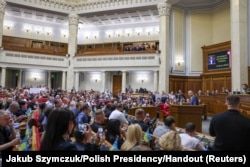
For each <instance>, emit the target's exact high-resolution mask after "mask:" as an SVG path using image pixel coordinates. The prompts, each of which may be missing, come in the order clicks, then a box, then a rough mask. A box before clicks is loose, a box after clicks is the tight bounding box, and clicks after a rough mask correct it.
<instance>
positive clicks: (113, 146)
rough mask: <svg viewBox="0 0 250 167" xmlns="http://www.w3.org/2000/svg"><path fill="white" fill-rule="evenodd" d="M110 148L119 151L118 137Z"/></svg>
mask: <svg viewBox="0 0 250 167" xmlns="http://www.w3.org/2000/svg"><path fill="white" fill-rule="evenodd" d="M109 150H110V151H119V148H118V138H116V140H115V142H114V143H113V145H112V146H111V148H110V149H109Z"/></svg>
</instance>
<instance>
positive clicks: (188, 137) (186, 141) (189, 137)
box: [180, 122, 205, 151]
mask: <svg viewBox="0 0 250 167" xmlns="http://www.w3.org/2000/svg"><path fill="white" fill-rule="evenodd" d="M185 132H186V133H181V134H180V137H181V145H182V146H183V147H184V148H187V149H194V150H197V151H205V147H204V145H203V144H202V143H201V141H200V140H198V139H197V138H196V137H195V135H196V126H195V124H194V123H193V122H188V123H187V124H186V127H185Z"/></svg>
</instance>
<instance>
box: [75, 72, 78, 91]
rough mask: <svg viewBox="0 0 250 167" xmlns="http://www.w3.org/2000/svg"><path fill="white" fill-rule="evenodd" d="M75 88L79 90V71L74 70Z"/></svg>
mask: <svg viewBox="0 0 250 167" xmlns="http://www.w3.org/2000/svg"><path fill="white" fill-rule="evenodd" d="M75 89H76V91H79V72H78V71H76V72H75Z"/></svg>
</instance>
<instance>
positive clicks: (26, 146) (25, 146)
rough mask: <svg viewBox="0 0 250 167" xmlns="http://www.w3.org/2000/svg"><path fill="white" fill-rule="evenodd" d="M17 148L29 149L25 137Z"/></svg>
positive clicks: (20, 149) (21, 149)
mask: <svg viewBox="0 0 250 167" xmlns="http://www.w3.org/2000/svg"><path fill="white" fill-rule="evenodd" d="M18 150H19V151H29V145H28V142H27V138H26V137H24V138H23V140H22V143H21V144H20V146H19V149H18Z"/></svg>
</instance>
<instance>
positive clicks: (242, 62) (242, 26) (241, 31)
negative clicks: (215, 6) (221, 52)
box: [230, 0, 249, 91]
mask: <svg viewBox="0 0 250 167" xmlns="http://www.w3.org/2000/svg"><path fill="white" fill-rule="evenodd" d="M230 8H231V49H232V51H231V54H232V55H231V56H232V67H231V69H232V71H231V74H232V79H231V82H232V91H234V90H236V89H238V90H240V89H241V84H244V83H246V84H247V83H248V55H249V53H248V39H247V34H248V32H247V28H249V27H248V19H247V9H248V4H247V0H231V1H230Z"/></svg>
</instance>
